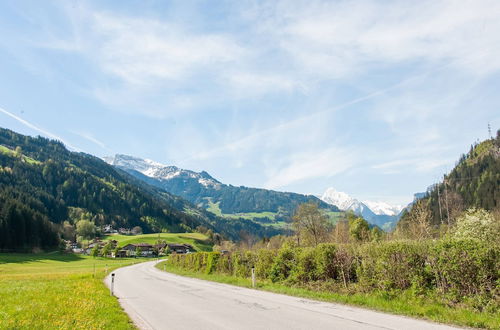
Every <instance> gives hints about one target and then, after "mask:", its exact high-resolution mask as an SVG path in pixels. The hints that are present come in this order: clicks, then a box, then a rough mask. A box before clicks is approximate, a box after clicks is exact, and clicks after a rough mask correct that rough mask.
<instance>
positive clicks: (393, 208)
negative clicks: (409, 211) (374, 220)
mask: <svg viewBox="0 0 500 330" xmlns="http://www.w3.org/2000/svg"><path fill="white" fill-rule="evenodd" d="M363 203H364V204H365V205H366V206H368V207H369V208H370V210H372V211H373V213H375V214H377V215H384V214H385V215H398V214H399V213H400V212H401V211H402V210H403V209H404V208H405V207H404V206H402V205H389V204H387V203H385V202H372V201H363Z"/></svg>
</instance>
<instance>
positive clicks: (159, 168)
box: [103, 154, 220, 187]
mask: <svg viewBox="0 0 500 330" xmlns="http://www.w3.org/2000/svg"><path fill="white" fill-rule="evenodd" d="M103 159H104V161H105V162H107V163H108V164H111V165H114V166H117V167H121V168H124V169H127V170H134V171H137V172H139V173H142V174H143V175H145V176H147V177H150V178H154V179H157V180H172V179H190V180H197V181H198V183H200V184H202V185H203V186H205V187H208V186H212V187H217V186H219V185H220V182H219V181H217V180H215V179H214V178H212V177H211V176H210V175H209V174H208V173H207V172H205V171H203V172H200V173H198V172H194V171H190V170H184V169H181V168H178V167H176V166H167V165H163V164H160V163H158V162H155V161H153V160H150V159H142V158H137V157H133V156H128V155H119V154H117V155H115V156H114V157H104V158H103Z"/></svg>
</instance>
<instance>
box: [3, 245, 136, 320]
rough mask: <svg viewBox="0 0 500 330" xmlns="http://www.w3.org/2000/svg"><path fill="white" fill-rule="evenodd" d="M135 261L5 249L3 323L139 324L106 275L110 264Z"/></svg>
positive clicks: (125, 263)
mask: <svg viewBox="0 0 500 330" xmlns="http://www.w3.org/2000/svg"><path fill="white" fill-rule="evenodd" d="M139 260H141V259H139ZM135 262H137V259H104V258H95V259H94V258H92V257H87V256H80V255H75V254H60V253H49V254H0V306H1V308H0V329H134V328H135V327H134V325H133V324H132V323H131V322H130V320H129V318H128V316H127V315H126V314H125V313H124V312H123V310H122V309H121V307H120V305H119V304H118V301H117V300H116V299H115V298H114V297H111V296H110V294H109V290H108V289H107V288H106V286H105V285H104V283H103V278H104V277H105V276H106V269H107V270H108V272H109V271H111V270H112V269H115V268H117V267H121V266H126V265H129V264H132V263H135ZM94 267H95V268H94ZM94 269H95V277H94Z"/></svg>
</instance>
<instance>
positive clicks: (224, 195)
mask: <svg viewBox="0 0 500 330" xmlns="http://www.w3.org/2000/svg"><path fill="white" fill-rule="evenodd" d="M104 160H105V161H106V162H107V163H109V164H111V165H114V166H115V167H117V168H119V169H120V170H123V171H125V172H127V173H128V174H130V175H132V176H133V177H135V178H136V179H139V180H142V181H144V182H146V183H148V184H150V185H152V186H154V187H157V188H159V189H160V190H163V191H166V192H169V193H171V194H173V195H176V196H179V197H182V198H185V199H187V200H188V201H190V202H191V203H193V204H195V205H197V206H199V207H201V208H204V209H206V210H209V211H210V212H212V213H216V214H217V213H221V214H232V215H238V214H241V213H264V212H272V213H274V214H275V215H273V216H271V218H270V219H271V220H273V221H285V220H288V219H289V218H290V216H291V215H292V214H293V212H294V211H295V209H296V208H297V206H298V205H300V204H302V203H307V202H314V203H317V204H318V205H320V207H321V208H322V209H324V210H328V211H333V212H337V211H338V208H337V207H334V206H332V205H330V204H327V203H325V202H323V201H321V200H320V199H319V198H317V197H315V196H306V195H302V194H296V193H290V192H280V191H273V190H266V189H260V188H250V187H244V186H239V187H235V186H233V185H230V184H224V183H221V182H219V181H217V180H216V179H214V178H213V177H211V176H210V175H209V174H208V173H207V172H205V171H202V172H199V173H198V172H194V171H190V170H185V169H181V168H178V167H176V166H167V165H163V164H160V163H158V162H155V161H152V160H148V159H141V158H137V157H133V156H126V155H116V156H114V157H105V158H104ZM218 210H219V211H218ZM263 218H269V217H268V216H267V215H265V216H259V215H257V216H255V219H257V220H255V221H262V219H263ZM259 219H260V220H259ZM249 221H252V220H249ZM267 221H269V220H267Z"/></svg>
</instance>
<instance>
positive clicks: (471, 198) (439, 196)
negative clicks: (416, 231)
mask: <svg viewBox="0 0 500 330" xmlns="http://www.w3.org/2000/svg"><path fill="white" fill-rule="evenodd" d="M499 187H500V130H499V131H498V132H497V136H496V138H492V139H488V140H486V141H483V142H481V143H479V144H475V145H472V146H471V148H470V151H469V152H468V153H467V154H466V155H462V157H460V160H459V161H458V163H457V165H456V166H455V168H454V169H453V170H452V171H451V172H450V173H449V174H448V175H446V176H445V177H444V180H443V182H441V183H439V184H436V185H434V186H433V187H432V188H431V189H430V190H429V191H428V193H427V194H426V196H425V197H424V198H422V199H420V200H419V201H418V202H417V204H418V205H419V206H421V207H417V208H413V209H412V210H410V211H409V212H407V213H406V214H405V215H403V217H402V219H401V221H400V226H403V225H405V224H406V223H407V222H408V221H411V220H410V219H411V218H412V217H413V218H415V213H416V212H420V211H421V209H422V208H425V209H426V210H427V211H428V212H429V219H430V223H431V225H434V226H439V225H441V224H443V225H450V224H453V223H454V221H455V219H456V218H457V217H458V216H459V215H460V214H461V213H462V212H463V211H464V210H466V209H469V208H481V209H485V210H488V211H493V213H495V212H498V211H499V210H500V189H499Z"/></svg>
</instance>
